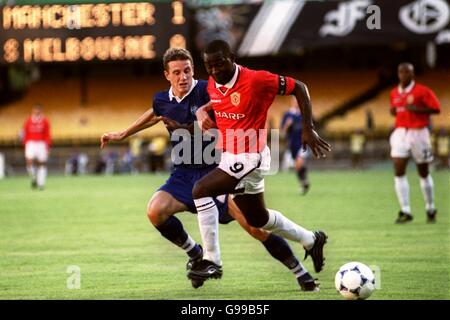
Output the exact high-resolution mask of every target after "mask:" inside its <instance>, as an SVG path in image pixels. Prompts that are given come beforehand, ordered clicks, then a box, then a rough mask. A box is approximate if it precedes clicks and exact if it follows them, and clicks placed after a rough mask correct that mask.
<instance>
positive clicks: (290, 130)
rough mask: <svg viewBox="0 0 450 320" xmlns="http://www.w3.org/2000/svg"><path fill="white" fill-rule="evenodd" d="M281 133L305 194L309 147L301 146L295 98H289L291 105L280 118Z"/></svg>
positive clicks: (299, 121) (298, 115)
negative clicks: (285, 140)
mask: <svg viewBox="0 0 450 320" xmlns="http://www.w3.org/2000/svg"><path fill="white" fill-rule="evenodd" d="M281 133H282V135H283V136H285V137H286V139H287V143H288V146H287V147H288V150H289V152H290V154H291V156H292V159H293V160H294V161H295V162H294V167H295V171H296V173H297V178H298V180H299V182H300V186H301V188H302V193H303V194H306V193H307V192H308V190H309V187H310V184H309V180H308V168H307V166H306V159H307V158H308V157H309V149H308V148H305V149H304V148H302V114H301V113H300V110H299V108H298V103H297V100H296V99H295V98H291V107H290V108H289V110H288V111H286V112H285V113H284V114H283V118H282V120H281Z"/></svg>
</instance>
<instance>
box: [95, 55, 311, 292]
mask: <svg viewBox="0 0 450 320" xmlns="http://www.w3.org/2000/svg"><path fill="white" fill-rule="evenodd" d="M163 63H164V74H165V76H166V79H167V80H168V81H169V82H170V84H171V87H170V89H169V90H165V91H162V92H159V93H157V94H155V96H154V99H153V108H152V109H150V110H148V111H147V112H145V113H144V114H143V115H142V116H140V117H139V118H138V119H137V120H136V121H135V122H134V123H133V124H131V125H130V126H129V127H128V128H127V129H125V130H123V131H121V132H108V133H105V134H103V135H102V137H101V147H103V146H104V145H106V144H107V143H108V142H110V141H120V140H123V139H125V138H127V137H129V136H131V135H133V134H135V133H137V132H139V131H141V130H143V129H146V128H149V127H151V126H153V125H155V124H156V123H157V122H159V121H164V123H165V125H166V128H167V129H168V131H169V134H170V135H171V137H173V136H174V135H175V134H177V133H179V131H178V130H177V129H185V130H187V131H189V132H190V133H193V132H194V125H195V123H194V121H196V116H195V112H196V111H197V109H198V107H201V106H202V105H204V104H206V103H207V102H208V101H209V96H208V93H207V89H206V87H207V81H202V80H195V79H194V78H193V75H194V69H193V60H192V57H191V55H190V53H189V52H188V51H187V50H185V49H177V48H172V49H169V50H167V52H166V53H165V55H164V59H163ZM176 130H177V131H176ZM175 131H176V132H175ZM185 132H186V131H185ZM198 132H199V134H201V131H200V130H199V131H198ZM189 139H191V141H190V145H191V151H193V152H191V155H190V157H184V156H185V155H184V154H178V155H177V156H178V157H175V159H174V154H172V160H174V170H173V171H172V173H171V175H170V177H169V179H168V180H167V181H166V183H165V184H164V185H163V186H161V187H160V188H159V189H158V191H156V192H155V194H154V195H153V196H152V198H151V199H150V201H149V203H148V206H147V216H148V218H149V219H150V222H151V223H152V224H153V225H154V226H155V228H156V229H158V231H159V232H160V233H161V235H162V236H163V237H165V238H166V239H168V240H169V241H171V242H172V243H174V244H175V245H177V246H178V247H180V248H181V249H183V250H184V251H185V252H186V253H187V255H188V256H189V261H188V263H187V269H188V270H189V269H191V268H192V266H193V264H195V263H196V262H199V261H201V260H202V257H203V250H202V248H201V246H200V245H199V244H197V243H196V242H195V241H194V240H193V239H192V237H191V236H189V234H188V233H187V232H186V231H185V230H184V227H183V224H182V223H181V221H180V220H179V219H177V218H176V217H175V216H174V214H176V213H178V212H183V211H191V212H194V213H195V212H196V208H195V204H194V202H193V198H192V188H193V186H194V184H195V183H196V182H197V181H198V180H199V179H200V178H202V177H203V176H204V175H206V174H207V173H209V172H210V171H211V170H213V169H214V168H215V167H216V166H217V164H216V163H214V162H213V163H206V162H205V161H204V159H203V157H200V158H199V156H201V155H203V151H204V150H205V148H206V147H207V146H208V145H209V144H210V143H212V142H208V141H203V140H201V141H202V144H203V145H202V147H201V148H198V146H197V148H194V144H195V143H197V140H196V139H195V138H194V136H193V135H190V136H189ZM171 140H172V145H173V149H176V148H177V147H178V146H179V143H184V141H182V139H180V140H178V141H173V140H176V139H171ZM210 149H211V150H214V148H210ZM194 151H197V152H194ZM200 153H201V154H200ZM180 158H181V159H180ZM199 159H200V161H199ZM180 160H182V161H180ZM215 203H216V205H217V207H218V211H219V221H220V222H221V223H229V222H230V221H232V220H233V219H235V220H237V221H238V223H239V224H240V225H241V226H242V227H243V228H244V229H245V230H246V231H247V232H248V233H249V234H250V235H251V236H253V237H254V238H255V239H258V240H260V241H261V242H262V244H263V245H264V246H265V248H266V249H267V250H268V251H269V253H270V254H271V255H272V256H273V257H274V258H275V259H277V260H279V261H281V262H282V263H283V264H284V265H285V266H286V267H288V268H289V269H290V270H291V271H292V272H293V273H294V275H295V276H296V278H297V281H298V283H299V285H300V287H301V289H302V290H304V291H317V290H318V285H317V284H316V282H315V281H314V279H313V278H312V276H311V275H310V274H309V273H308V271H307V270H306V269H305V268H304V267H303V265H302V264H301V263H300V262H299V261H298V259H297V258H296V257H295V256H294V254H293V252H292V250H291V248H290V247H289V245H288V243H287V242H286V241H285V240H284V239H283V238H281V237H279V236H277V235H274V234H271V233H269V232H267V231H265V230H262V229H258V228H253V227H250V226H249V225H248V224H247V222H246V220H245V218H244V217H243V215H242V213H241V212H240V211H239V209H238V208H237V206H236V205H235V204H234V202H233V201H232V200H231V199H228V197H227V196H225V195H224V196H219V197H216V198H215ZM202 284H203V281H201V280H192V285H193V286H194V287H195V288H197V287H199V286H201V285H202Z"/></svg>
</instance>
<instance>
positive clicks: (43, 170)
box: [37, 166, 47, 187]
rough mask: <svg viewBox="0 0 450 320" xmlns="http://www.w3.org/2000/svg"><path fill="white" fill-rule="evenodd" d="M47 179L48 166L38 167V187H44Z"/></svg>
mask: <svg viewBox="0 0 450 320" xmlns="http://www.w3.org/2000/svg"><path fill="white" fill-rule="evenodd" d="M46 177H47V167H46V166H38V169H37V184H38V187H44V185H45V178H46Z"/></svg>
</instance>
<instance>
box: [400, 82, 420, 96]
mask: <svg viewBox="0 0 450 320" xmlns="http://www.w3.org/2000/svg"><path fill="white" fill-rule="evenodd" d="M415 84H416V82H415V81H414V80H411V83H410V84H409V85H408V86H407V87H406V88H402V86H401V85H398V92H399V93H409V92H410V91H411V90H412V89H413V88H414V85H415Z"/></svg>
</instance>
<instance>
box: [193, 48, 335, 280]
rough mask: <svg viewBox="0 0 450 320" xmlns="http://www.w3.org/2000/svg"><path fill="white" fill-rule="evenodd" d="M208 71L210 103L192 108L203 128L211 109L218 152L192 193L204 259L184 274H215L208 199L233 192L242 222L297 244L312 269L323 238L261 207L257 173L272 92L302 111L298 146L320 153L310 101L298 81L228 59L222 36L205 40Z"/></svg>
mask: <svg viewBox="0 0 450 320" xmlns="http://www.w3.org/2000/svg"><path fill="white" fill-rule="evenodd" d="M203 58H204V64H205V68H206V71H207V72H208V74H209V75H210V78H209V83H208V93H209V96H210V98H211V101H210V102H211V103H210V104H209V105H207V106H204V107H202V108H200V109H199V110H198V111H197V119H198V120H199V124H200V126H201V127H202V129H204V130H208V129H210V128H212V127H214V126H215V125H214V123H213V122H212V120H211V119H210V118H209V116H208V113H207V112H208V111H209V110H211V109H213V110H214V114H215V119H216V123H217V127H218V129H219V131H220V137H221V140H219V142H221V145H220V146H221V148H222V150H223V153H222V156H221V160H220V163H219V166H218V167H217V168H216V169H214V170H212V171H211V172H210V173H208V174H207V175H206V176H204V177H203V178H202V179H200V180H198V181H197V183H196V184H195V186H194V189H193V191H192V194H193V197H194V202H195V205H196V208H197V212H198V220H199V226H200V233H201V236H202V240H203V245H204V260H202V261H200V262H199V263H196V264H195V265H194V266H193V267H192V269H191V270H190V271H189V273H188V277H190V278H191V279H195V278H200V279H208V278H220V277H221V276H222V267H221V259H220V248H219V240H218V228H217V226H218V221H217V206H216V205H215V204H214V201H213V200H212V199H213V198H212V197H214V196H218V195H220V194H232V193H234V194H236V196H235V197H234V200H235V203H236V204H237V206H238V207H239V209H240V210H241V211H242V213H243V214H244V216H245V218H246V220H247V222H248V223H249V224H250V225H251V226H253V227H256V228H263V229H265V230H268V231H271V232H273V233H275V234H278V235H281V236H283V237H285V238H287V239H289V240H293V241H297V242H300V243H301V244H302V245H303V247H304V248H305V250H306V255H311V257H312V259H313V262H314V268H315V270H316V272H320V271H321V270H322V267H323V261H324V258H323V246H324V245H325V242H326V238H327V236H326V235H325V233H324V232H323V231H316V232H312V231H309V230H306V229H304V228H302V227H301V226H298V225H297V224H295V223H294V222H292V221H290V220H289V219H287V218H286V217H285V216H283V214H281V213H280V212H278V211H276V210H271V209H266V206H265V203H264V197H263V195H264V193H263V192H264V177H263V174H264V173H265V172H267V171H268V170H269V168H270V150H269V148H268V147H267V145H266V140H267V137H266V133H267V132H266V130H265V124H266V118H267V112H268V109H269V107H270V105H271V104H272V103H273V100H274V99H275V96H276V95H277V94H278V95H291V94H293V95H295V97H296V98H297V101H298V104H299V106H300V108H301V111H302V115H303V134H302V140H303V146H304V147H306V146H309V147H310V149H311V150H312V152H313V153H314V155H315V156H317V157H321V156H325V154H324V151H325V150H327V151H329V150H330V145H329V144H328V143H327V142H325V141H324V140H322V139H321V138H320V137H319V136H318V135H317V133H316V132H315V131H314V126H313V122H312V114H311V102H310V98H309V94H308V90H307V88H306V86H305V85H304V84H303V83H301V82H300V81H297V80H294V79H292V78H289V77H284V76H279V75H275V74H272V73H270V72H267V71H254V70H250V69H247V68H244V67H242V66H238V65H237V64H235V63H234V60H235V56H234V54H233V53H232V52H231V49H230V47H229V45H228V44H227V43H226V42H224V41H222V40H215V41H213V42H211V43H210V44H209V45H208V47H207V49H206V51H205V53H204V55H203Z"/></svg>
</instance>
